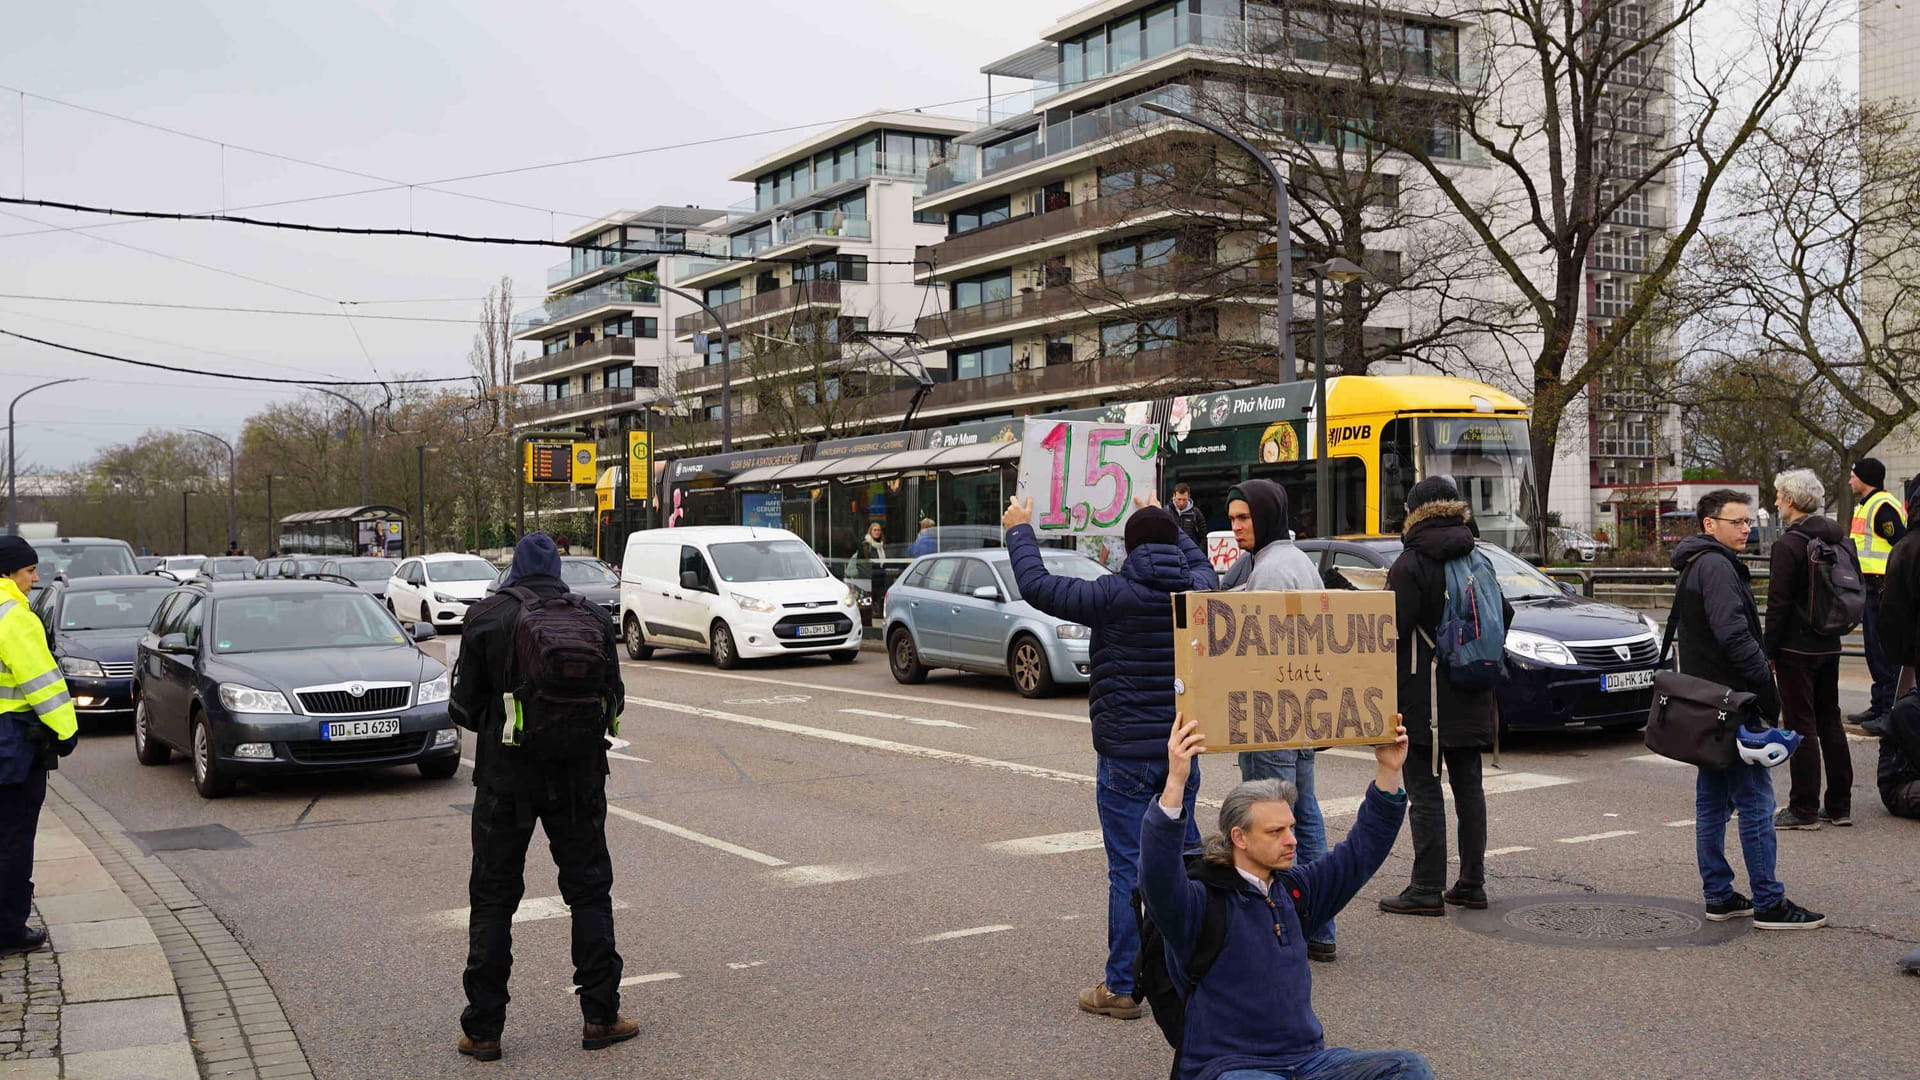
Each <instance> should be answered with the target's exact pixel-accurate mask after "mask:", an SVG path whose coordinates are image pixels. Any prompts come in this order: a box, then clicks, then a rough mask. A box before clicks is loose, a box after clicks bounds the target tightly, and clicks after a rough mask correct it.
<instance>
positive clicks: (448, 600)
mask: <svg viewBox="0 0 1920 1080" xmlns="http://www.w3.org/2000/svg"><path fill="white" fill-rule="evenodd" d="M433 600H434V603H436V604H464V603H466V601H465V600H462V599H460V598H459V597H457V596H448V595H447V594H446V593H434V594H433Z"/></svg>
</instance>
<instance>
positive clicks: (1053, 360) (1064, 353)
mask: <svg viewBox="0 0 1920 1080" xmlns="http://www.w3.org/2000/svg"><path fill="white" fill-rule="evenodd" d="M1071 363H1073V339H1072V338H1070V337H1068V336H1067V335H1065V334H1050V335H1048V337H1047V366H1048V367H1052V366H1053V365H1055V364H1071Z"/></svg>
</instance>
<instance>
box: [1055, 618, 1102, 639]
mask: <svg viewBox="0 0 1920 1080" xmlns="http://www.w3.org/2000/svg"><path fill="white" fill-rule="evenodd" d="M1053 633H1054V636H1056V637H1058V638H1059V639H1060V640H1061V641H1085V640H1087V639H1088V638H1090V637H1092V636H1093V631H1091V630H1089V629H1087V628H1086V627H1084V626H1081V625H1080V624H1079V623H1073V622H1070V623H1061V624H1060V625H1059V626H1056V627H1054V628H1053Z"/></svg>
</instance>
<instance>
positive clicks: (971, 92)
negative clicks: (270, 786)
mask: <svg viewBox="0 0 1920 1080" xmlns="http://www.w3.org/2000/svg"><path fill="white" fill-rule="evenodd" d="M1077 6H1079V2H1078V0H1060V2H1045V3H1040V4H1034V3H1031V2H1019V0H970V2H969V3H966V4H951V3H937V4H936V3H931V2H923V0H912V2H897V0H896V2H867V3H862V2H858V0H816V2H813V3H809V4H805V5H801V4H797V3H774V2H769V0H726V2H722V3H673V4H669V3H659V2H652V0H648V2H629V3H582V2H574V0H548V2H546V3H542V4H540V5H537V6H536V5H533V4H529V3H498V2H474V0H468V2H462V3H452V2H448V0H394V2H375V0H361V2H357V3H348V2H333V3H325V4H314V3H298V4H296V3H287V2H283V0H234V2H181V0H173V2H169V3H165V4H146V3H134V2H122V3H102V2H87V0H75V2H62V3H57V4H19V5H13V6H12V8H11V10H10V11H9V13H8V18H7V33H6V34H5V35H4V40H0V85H4V86H5V87H7V89H5V90H0V194H4V195H20V194H21V193H22V190H23V187H24V193H25V194H26V196H27V197H30V198H43V199H55V200H63V201H69V202H79V203H88V204H98V205H109V206H117V207H132V208H152V209H173V210H193V211H203V210H214V209H219V208H221V207H223V206H226V207H236V208H237V207H241V206H247V205H252V204H259V203H269V202H278V201H281V200H291V199H307V198H312V197H314V196H320V195H331V194H336V193H343V192H354V191H361V190H363V189H367V188H375V187H381V186H383V185H382V184H381V183H380V181H378V180H370V179H366V178H364V177H356V176H353V175H350V174H348V173H344V172H332V171H328V170H326V169H320V168H312V167H309V166H306V165H298V164H292V163H289V162H285V161H276V160H273V159H270V158H266V157H262V156H259V155H257V154H252V153H247V152H245V151H242V150H239V149H234V148H233V147H241V146H244V147H247V148H250V149H253V150H265V151H271V152H274V153H278V154H284V155H288V156H290V157H296V158H302V159H305V160H307V161H312V162H317V163H321V164H323V165H328V166H334V167H336V168H338V169H344V170H352V171H353V172H358V173H364V174H369V175H370V176H375V177H381V178H385V179H388V180H392V181H396V182H400V183H411V184H420V183H427V182H431V181H434V180H438V179H442V178H446V177H454V176H461V175H465V174H470V173H478V172H488V171H492V170H497V169H505V168H515V167H520V166H527V165H536V164H541V163H546V162H555V161H562V160H566V159H570V158H579V157H586V156H591V155H596V154H609V153H617V152H622V151H629V150H636V149H642V148H648V147H661V146H670V145H673V144H679V143H687V142H692V141H696V140H712V139H725V140H726V141H720V142H715V143H712V144H710V145H705V146H698V147H687V148H684V149H675V150H663V151H660V152H657V153H648V154H641V155H636V156H631V157H624V158H620V159H617V160H613V161H606V162H600V163H595V164H587V165H577V166H568V167H561V168H552V169H543V170H539V171H534V172H528V173H523V174H519V175H515V176H508V177H498V178H491V179H484V180H472V181H465V182H460V183H454V184H449V185H446V186H447V187H448V188H449V189H450V190H453V191H457V192H461V193H465V194H468V195H480V196H486V197H488V198H491V199H501V200H506V201H509V202H514V203H522V204H525V205H527V206H532V207H539V208H542V209H541V210H522V209H515V208H512V207H508V206H501V205H496V204H493V203H487V202H481V201H476V200H472V199H467V198H461V197H459V196H453V195H445V194H438V193H435V192H431V191H424V190H419V189H417V188H416V189H415V190H414V191H413V192H412V195H411V199H410V198H409V195H408V192H407V191H405V190H398V191H386V192H381V193H376V194H366V195H359V196H356V197H352V198H337V199H330V200H326V201H315V202H302V203H295V204H292V205H286V206H277V207H271V208H264V209H260V210H257V211H253V213H254V214H256V215H257V216H262V217H272V218H278V219H285V220H293V221H307V222H315V223H327V224H353V225H379V226H402V227H404V226H406V225H408V223H409V220H411V222H412V224H413V226H415V227H418V228H431V229H438V230H445V231H458V232H468V233H492V234H496V235H499V234H506V235H513V236H533V237H542V238H545V237H548V236H553V235H559V234H563V233H565V232H566V231H567V230H568V229H569V228H570V227H572V226H575V225H578V224H581V223H583V222H584V221H585V220H588V219H590V218H591V217H598V216H600V215H602V214H605V213H608V212H610V211H613V210H616V209H644V208H645V207H647V206H650V205H653V204H655V203H698V204H702V205H706V206H719V207H724V206H726V205H727V204H729V203H732V202H736V201H738V200H740V199H743V198H746V197H749V196H751V194H752V191H751V189H750V188H749V187H748V186H747V185H745V184H736V183H732V182H729V181H728V180H726V179H725V177H726V176H727V175H729V174H730V173H732V172H733V171H734V170H736V169H738V168H739V167H741V166H743V165H745V164H747V163H748V162H750V161H752V160H754V159H756V158H758V157H760V156H761V155H763V154H765V153H768V152H770V151H772V150H774V149H777V148H778V147H780V146H783V145H786V144H787V143H790V142H793V141H796V140H798V139H800V138H804V137H805V136H806V135H807V134H809V132H810V131H811V130H817V128H814V129H806V130H795V131H789V132H785V133H782V134H775V135H766V136H758V137H749V138H728V137H732V136H742V135H746V134H748V133H751V132H756V131H764V130H767V129H772V128H783V127H791V126H795V125H809V124H812V125H824V124H825V123H828V122H833V121H838V120H842V119H846V118H849V117H852V116H855V115H858V114H860V113H864V112H868V111H871V110H873V109H875V108H880V107H889V108H913V107H916V106H931V105H934V104H936V103H941V102H949V101H953V100H954V99H961V98H977V97H981V96H983V95H984V94H985V91H986V77H985V76H983V75H981V74H980V73H979V68H980V66H981V65H982V64H984V63H986V62H988V61H990V60H993V59H995V58H997V57H1000V56H1003V55H1005V54H1006V53H1009V52H1012V51H1013V50H1015V49H1018V48H1020V47H1023V46H1025V45H1027V44H1030V43H1032V42H1034V41H1037V40H1038V34H1039V31H1040V30H1041V29H1042V27H1043V26H1044V25H1045V24H1046V23H1047V22H1049V21H1051V20H1052V19H1053V18H1054V17H1056V16H1057V15H1059V14H1062V13H1064V12H1066V11H1068V10H1071V9H1072V8H1074V7H1077ZM20 90H24V91H26V92H27V94H28V96H27V97H26V98H25V99H24V132H25V137H24V141H23V139H22V129H23V124H22V110H23V101H22V98H21V96H20V94H19V93H18V92H17V91H20ZM35 94H38V95H44V96H45V97H48V98H57V99H60V100H62V101H66V102H71V103H73V104H75V105H81V106H86V107H88V108H92V109H98V110H102V111H105V112H110V113H116V114H119V115H121V116H125V117H130V118H133V119H137V120H141V121H145V122H147V123H150V124H156V125H161V126H165V127H169V128H173V129H175V130H177V131H181V132H186V133H190V134H192V135H198V136H203V137H205V138H206V139H210V140H213V142H211V143H210V142H205V141H199V140H196V139H192V138H184V137H182V136H180V135H175V134H167V133H164V132H160V131H155V130H151V129H148V128H143V127H139V126H136V125H133V124H129V123H125V122H123V121H121V120H116V119H110V118H107V117H104V116H99V115H94V114H90V113H87V112H82V111H79V110H76V109H73V108H68V107H66V106H63V105H58V104H53V103H50V102H48V101H44V100H37V99H36V98H34V97H33V96H32V95H35ZM980 104H982V102H979V101H965V102H962V103H959V104H954V105H949V106H946V107H945V108H943V109H940V110H938V111H942V112H946V113H950V114H954V115H961V116H965V117H969V118H971V117H972V116H973V113H974V110H975V109H976V108H978V107H979V105H980ZM928 111H930V112H931V111H936V110H933V109H928ZM222 142H224V143H228V144H231V145H230V147H229V149H227V150H226V151H225V152H224V153H222V151H221V149H220V147H219V145H217V144H218V143H222ZM23 151H24V153H23ZM23 161H24V169H23ZM223 165H224V170H223ZM543 211H553V213H551V214H549V213H547V212H543ZM582 215H584V216H582ZM103 220H106V219H102V218H98V217H94V216H88V215H78V214H71V213H64V212H59V211H53V210H47V209H40V208H31V209H29V208H22V207H18V206H11V205H0V234H11V235H5V236H0V293H6V294H13V295H10V296H7V297H0V328H4V329H8V330H14V331H18V332H20V333H26V334H31V335H33V336H35V337H40V338H45V339H48V340H52V341H58V342H61V343H65V344H72V345H77V346H81V347H83V348H90V349H95V350H98V351H102V352H111V353H116V354H119V355H123V356H129V357H135V358H139V359H152V360H160V361H166V362H170V363H184V364H191V365H193V366H197V367H203V368H213V369H218V370H226V371H243V372H249V373H256V374H271V375H281V376H287V375H291V376H294V377H298V376H300V375H303V374H305V375H313V376H320V377H327V376H331V377H337V378H368V377H374V373H375V372H378V373H380V374H384V375H393V374H396V373H401V372H412V373H424V374H436V375H455V374H464V373H465V372H466V370H467V368H466V355H467V348H468V345H469V343H470V342H471V340H472V336H473V325H472V320H473V318H474V317H475V315H476V313H477V310H478V298H479V297H480V296H481V295H483V294H484V293H485V292H486V291H487V289H488V288H489V286H490V285H491V284H492V283H493V282H494V281H495V280H497V279H498V278H499V277H500V276H501V275H503V274H505V275H510V276H511V277H512V278H513V280H514V284H515V291H516V294H517V296H516V300H515V304H514V307H515V308H516V309H524V308H526V307H529V306H532V305H533V304H535V303H537V302H538V299H539V294H540V293H541V291H542V289H543V287H544V285H545V283H546V268H547V267H548V266H550V265H552V264H554V263H556V262H559V261H562V259H563V258H564V255H565V253H564V252H563V251H560V250H559V249H538V248H528V249H515V248H500V247H476V246H472V245H463V244H452V243H446V242H440V241H431V240H416V239H386V238H381V239H363V238H350V237H323V236H313V235H299V234H291V233H285V232H279V231H268V230H260V229H252V228H246V227H242V226H235V225H220V224H211V223H207V224H202V223H194V224H181V223H166V222H136V223H125V222H116V223H114V224H110V225H107V226H105V227H97V228H87V229H82V230H80V231H78V232H75V231H60V230H51V229H50V227H52V226H65V227H72V226H97V225H99V223H100V222H101V221H103ZM123 245H131V246H123ZM135 248H142V249H146V250H145V251H141V250H134V249H135ZM189 262H191V263H198V264H200V265H199V266H194V265H189ZM249 279H254V280H249ZM18 295H32V296H52V297H74V298H88V299H105V300H116V301H142V302H149V303H162V304H192V305H218V306H228V307H250V308H274V309H284V310H291V311H301V312H320V313H328V314H330V315H338V314H339V313H341V312H342V311H344V310H348V309H345V308H343V307H341V305H340V301H360V302H361V306H357V307H354V308H352V309H351V310H353V311H355V312H357V313H359V314H358V315H357V316H356V318H354V319H353V320H352V321H351V322H349V321H348V320H346V319H343V318H337V317H325V318H308V317H301V316H293V315H262V314H236V313H226V312H207V311H182V310H168V309H162V308H140V307H127V306H106V305H96V304H79V303H59V302H51V301H45V300H26V299H18V298H15V297H17V296H18ZM375 301H381V303H374V302H375ZM394 301H404V302H394ZM395 317H406V318H405V319H401V318H395ZM411 320H442V321H411ZM355 330H358V332H359V337H360V339H361V340H362V341H364V343H365V346H364V351H363V348H362V346H361V344H360V343H359V342H357V341H356V340H355V336H354V331H355ZM68 375H81V376H85V377H86V378H87V380H88V381H87V382H86V383H85V384H77V385H73V386H62V387H55V388H53V389H49V390H43V391H41V392H40V393H38V394H36V395H34V396H33V397H31V398H28V399H27V401H25V402H23V403H22V404H21V406H20V410H19V414H18V416H19V421H20V429H19V439H20V456H21V461H22V463H23V465H25V464H27V463H31V464H33V465H35V466H38V467H40V468H44V469H58V468H64V467H67V466H70V465H73V464H76V463H79V462H82V461H84V460H86V459H87V458H88V457H89V456H91V455H92V454H93V453H94V452H95V451H96V450H98V449H99V448H101V447H103V446H106V445H109V444H112V443H117V442H123V441H128V440H131V439H133V438H135V437H136V436H138V435H139V433H140V431H141V429H143V428H145V427H148V426H167V425H176V426H195V427H205V428H209V429H210V430H213V431H215V432H218V433H221V434H231V433H232V432H233V431H235V430H237V429H238V426H239V424H240V422H241V420H242V419H243V418H244V417H245V416H246V415H247V414H248V413H249V412H252V411H254V410H255V409H258V408H260V407H261V406H263V405H264V404H266V403H268V402H270V401H272V400H275V399H276V398H285V397H291V396H295V395H296V394H297V393H298V391H293V390H273V389H270V388H269V389H262V388H258V387H245V386H240V385H239V384H233V383H219V382H209V381H207V380H203V379H192V378H185V377H174V376H167V375H163V374H160V373H154V372H143V371H140V370H138V369H134V368H130V367H126V366H124V365H119V364H114V363H111V362H108V361H103V360H93V359H88V358H81V357H75V356H72V355H70V354H63V353H60V352H56V351H53V350H50V349H47V348H44V347H42V346H39V345H33V344H29V343H24V342H20V341H17V340H13V339H9V338H0V396H7V397H10V396H11V394H12V393H15V392H17V391H18V390H19V389H24V388H25V387H26V386H29V385H32V381H34V380H39V379H52V378H60V377H62V376H68Z"/></svg>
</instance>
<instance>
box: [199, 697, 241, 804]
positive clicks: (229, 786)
mask: <svg viewBox="0 0 1920 1080" xmlns="http://www.w3.org/2000/svg"><path fill="white" fill-rule="evenodd" d="M193 789H194V790H195V791H198V792H199V793H200V797H201V798H203V799H218V798H220V797H221V796H223V795H230V794H232V793H233V778H232V777H231V776H228V775H226V773H225V772H224V771H222V769H221V767H220V760H219V758H217V757H215V756H214V753H213V735H212V733H211V732H209V731H208V730H207V721H206V718H205V717H201V716H195V717H194V718H193Z"/></svg>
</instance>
